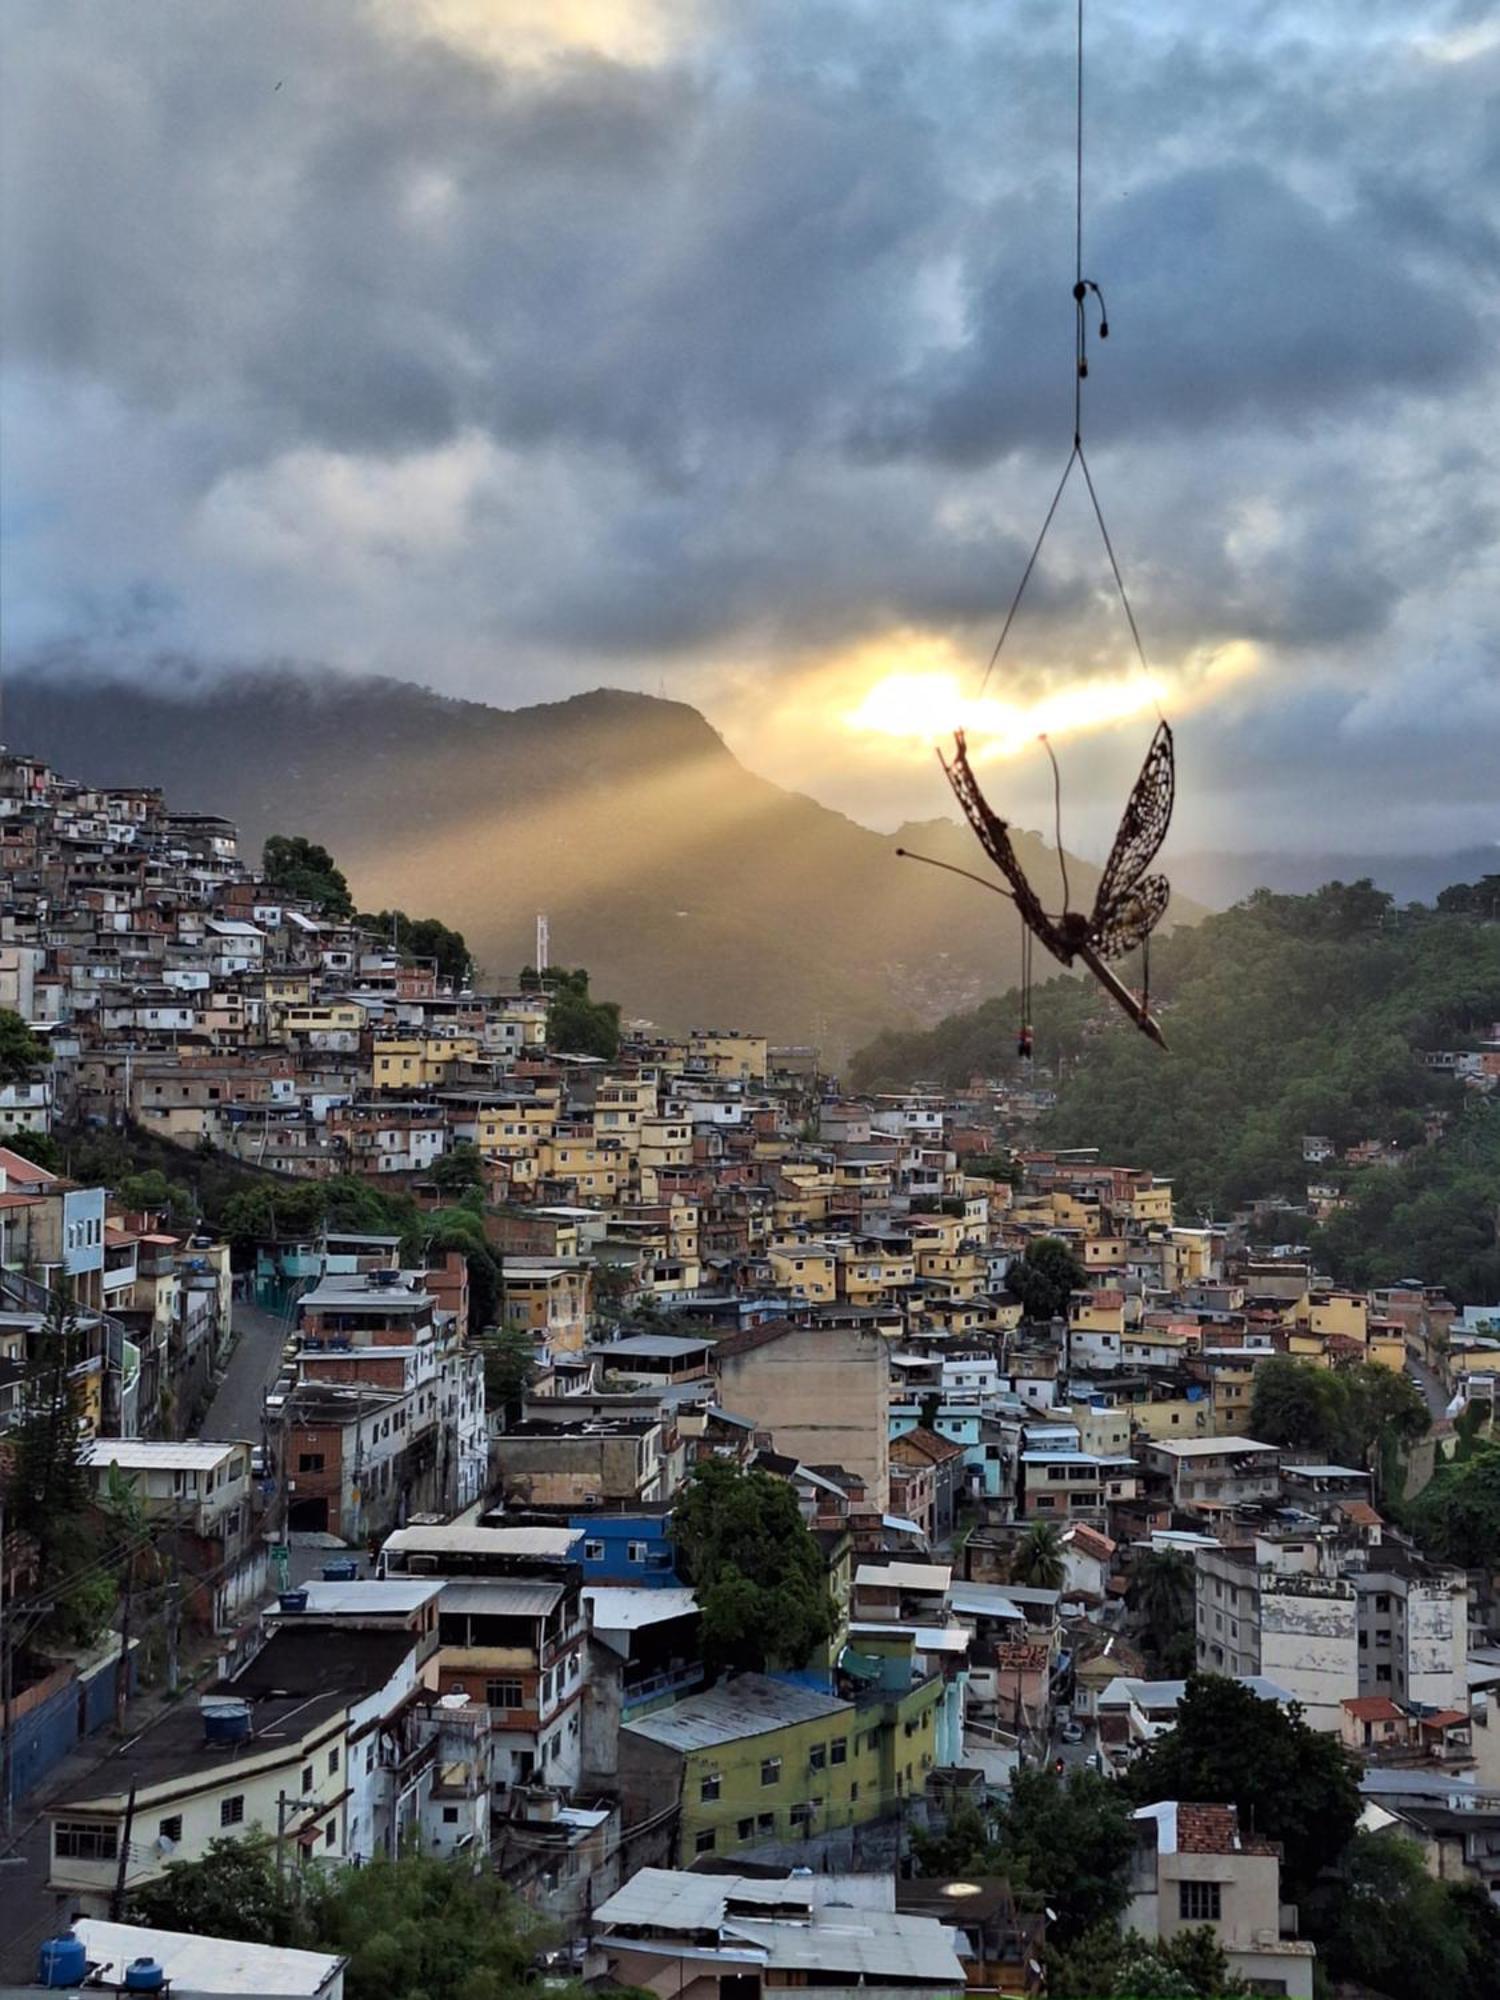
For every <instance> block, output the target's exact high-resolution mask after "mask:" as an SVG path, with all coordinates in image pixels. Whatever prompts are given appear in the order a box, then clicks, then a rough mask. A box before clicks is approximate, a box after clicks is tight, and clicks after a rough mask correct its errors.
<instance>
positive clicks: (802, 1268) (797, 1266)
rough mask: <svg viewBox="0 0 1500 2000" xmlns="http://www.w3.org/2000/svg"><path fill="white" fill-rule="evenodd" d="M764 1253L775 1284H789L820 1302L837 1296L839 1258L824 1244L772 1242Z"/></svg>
mask: <svg viewBox="0 0 1500 2000" xmlns="http://www.w3.org/2000/svg"><path fill="white" fill-rule="evenodd" d="M767 1254H768V1255H769V1257H770V1260H771V1275H772V1277H773V1279H774V1280H775V1282H776V1283H777V1284H778V1285H787V1286H790V1287H791V1288H792V1289H794V1290H796V1291H799V1292H801V1293H802V1294H803V1296H804V1297H805V1298H809V1299H813V1300H815V1301H817V1302H818V1303H819V1304H825V1303H831V1302H832V1301H833V1300H834V1299H836V1298H837V1297H838V1295H839V1292H838V1258H837V1256H836V1255H835V1253H834V1252H833V1251H832V1250H831V1249H830V1248H829V1246H828V1245H827V1244H826V1243H805V1242H803V1243H799V1242H796V1241H795V1240H793V1241H790V1242H782V1243H773V1244H772V1245H771V1247H770V1250H769V1252H768V1253H767Z"/></svg>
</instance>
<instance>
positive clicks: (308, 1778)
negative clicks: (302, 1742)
mask: <svg viewBox="0 0 1500 2000" xmlns="http://www.w3.org/2000/svg"><path fill="white" fill-rule="evenodd" d="M312 1788H313V1767H312V1765H311V1764H304V1765H303V1766H302V1789H303V1791H304V1792H310V1791H311V1790H312Z"/></svg>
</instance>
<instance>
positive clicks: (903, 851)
mask: <svg viewBox="0 0 1500 2000" xmlns="http://www.w3.org/2000/svg"><path fill="white" fill-rule="evenodd" d="M896 857H897V859H898V860H900V861H920V862H921V863H922V864H923V865H924V866H925V867H927V868H941V869H942V871H943V873H944V874H945V875H961V876H962V877H963V879H964V880H965V881H966V882H975V883H977V884H978V885H979V887H980V888H981V889H988V890H989V891H990V893H991V895H994V896H1003V897H1004V898H1005V900H1006V902H1008V903H1013V902H1014V901H1015V900H1016V899H1015V897H1014V896H1013V895H1012V894H1011V892H1010V890H1009V889H1002V888H1001V887H1000V884H999V883H998V882H987V881H986V880H985V878H984V876H983V875H974V874H971V873H970V871H969V870H968V869H967V868H955V867H954V865H953V863H952V862H951V861H934V860H933V858H932V856H931V855H930V854H913V853H912V851H911V849H910V848H909V847H898V848H897V849H896Z"/></svg>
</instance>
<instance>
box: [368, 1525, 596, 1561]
mask: <svg viewBox="0 0 1500 2000" xmlns="http://www.w3.org/2000/svg"><path fill="white" fill-rule="evenodd" d="M582 1539H583V1531H582V1530H581V1529H579V1528H474V1527H455V1526H450V1525H444V1526H442V1527H433V1528H397V1529H396V1531H395V1533H394V1534H391V1535H388V1536H387V1537H386V1541H385V1548H386V1550H387V1551H396V1552H398V1553H405V1554H412V1553H415V1554H418V1555H468V1556H491V1555H493V1556H550V1557H553V1558H555V1559H556V1560H558V1561H561V1560H563V1559H564V1558H566V1556H567V1555H568V1552H569V1550H571V1549H572V1548H573V1547H574V1545H575V1544H576V1543H578V1542H580V1541H582Z"/></svg>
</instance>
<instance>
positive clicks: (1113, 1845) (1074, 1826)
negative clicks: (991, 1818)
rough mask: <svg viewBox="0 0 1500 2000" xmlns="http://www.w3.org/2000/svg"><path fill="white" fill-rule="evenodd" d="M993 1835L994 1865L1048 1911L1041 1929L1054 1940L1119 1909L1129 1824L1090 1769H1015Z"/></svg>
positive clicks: (1118, 1799)
mask: <svg viewBox="0 0 1500 2000" xmlns="http://www.w3.org/2000/svg"><path fill="white" fill-rule="evenodd" d="M994 1839H995V1850H996V1854H997V1856H998V1858H999V1860H1000V1863H1001V1867H1000V1870H999V1872H1001V1873H1003V1874H1007V1875H1009V1876H1010V1878H1011V1880H1012V1881H1013V1882H1015V1883H1018V1884H1020V1885H1023V1886H1024V1888H1025V1889H1026V1891H1027V1892H1028V1893H1029V1894H1030V1895H1031V1896H1032V1897H1033V1898H1034V1899H1036V1900H1038V1901H1040V1902H1042V1903H1044V1904H1045V1905H1046V1906H1047V1908H1048V1909H1050V1910H1054V1911H1055V1912H1056V1916H1055V1917H1054V1918H1053V1919H1052V1920H1051V1921H1050V1923H1049V1927H1048V1934H1049V1936H1051V1937H1053V1938H1055V1939H1056V1940H1057V1942H1058V1943H1059V1944H1062V1945H1066V1944H1069V1943H1071V1942H1072V1941H1073V1940H1074V1939H1076V1938H1079V1937H1082V1936H1083V1934H1084V1933H1085V1932H1086V1931H1088V1930H1091V1929H1092V1928H1093V1927H1094V1926H1095V1925H1096V1924H1099V1923H1103V1922H1106V1921H1108V1920H1110V1919H1112V1918H1116V1917H1118V1916H1119V1914H1120V1912H1121V1911H1122V1910H1123V1909H1124V1907H1125V1904H1126V1901H1127V1897H1128V1891H1127V1887H1126V1880H1125V1865H1126V1863H1127V1862H1128V1861H1129V1859H1130V1855H1131V1853H1132V1851H1133V1849H1134V1846H1135V1830H1134V1828H1133V1826H1132V1825H1131V1820H1130V1807H1129V1804H1128V1802H1127V1800H1126V1799H1125V1798H1124V1796H1123V1795H1122V1794H1121V1792H1120V1790H1119V1787H1118V1786H1117V1785H1114V1784H1112V1783H1111V1782H1110V1780H1108V1779H1107V1778H1103V1777H1101V1776H1100V1775H1099V1773H1098V1772H1097V1771H1087V1770H1078V1769H1074V1770H1070V1771H1069V1772H1068V1773H1067V1775H1066V1776H1065V1777H1058V1776H1057V1774H1056V1773H1055V1772H1052V1771H1045V1770H1038V1771H1031V1770H1019V1771H1017V1772H1016V1774H1015V1776H1014V1777H1013V1778H1012V1780H1011V1786H1010V1791H1009V1792H1008V1793H1007V1794H1006V1796H1005V1798H1004V1799H1003V1800H1002V1801H1001V1803H1000V1806H999V1809H998V1811H997V1812H996V1815H995V1824H994Z"/></svg>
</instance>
